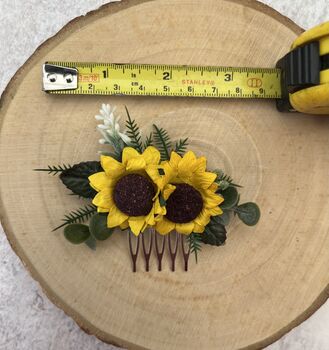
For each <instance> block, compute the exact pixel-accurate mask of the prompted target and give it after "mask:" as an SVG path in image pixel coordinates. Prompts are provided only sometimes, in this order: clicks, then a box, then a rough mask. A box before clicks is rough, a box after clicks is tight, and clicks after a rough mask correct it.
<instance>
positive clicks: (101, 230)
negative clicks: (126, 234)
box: [89, 214, 113, 241]
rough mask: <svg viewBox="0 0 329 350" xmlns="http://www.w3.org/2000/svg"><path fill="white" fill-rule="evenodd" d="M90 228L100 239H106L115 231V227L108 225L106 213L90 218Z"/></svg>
mask: <svg viewBox="0 0 329 350" xmlns="http://www.w3.org/2000/svg"><path fill="white" fill-rule="evenodd" d="M89 230H90V233H91V234H92V235H93V236H94V237H95V238H96V239H97V240H98V241H105V240H106V239H108V238H109V237H110V236H111V235H112V233H113V229H112V228H109V227H107V215H104V214H95V215H94V216H93V217H92V218H91V219H90V222H89Z"/></svg>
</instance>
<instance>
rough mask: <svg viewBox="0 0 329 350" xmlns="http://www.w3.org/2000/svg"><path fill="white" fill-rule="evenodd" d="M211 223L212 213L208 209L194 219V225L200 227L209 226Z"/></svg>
mask: <svg viewBox="0 0 329 350" xmlns="http://www.w3.org/2000/svg"><path fill="white" fill-rule="evenodd" d="M209 221H210V213H209V210H207V209H202V211H201V213H200V214H199V215H198V216H197V217H196V218H195V219H194V223H195V224H197V225H200V226H207V225H208V223H209Z"/></svg>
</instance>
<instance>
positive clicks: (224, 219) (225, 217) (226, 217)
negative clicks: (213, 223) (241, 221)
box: [217, 210, 230, 226]
mask: <svg viewBox="0 0 329 350" xmlns="http://www.w3.org/2000/svg"><path fill="white" fill-rule="evenodd" d="M217 217H218V221H219V223H220V224H222V225H224V226H227V225H228V224H229V223H230V212H229V211H227V210H223V214H222V215H218V216H217Z"/></svg>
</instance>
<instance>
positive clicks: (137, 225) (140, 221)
mask: <svg viewBox="0 0 329 350" xmlns="http://www.w3.org/2000/svg"><path fill="white" fill-rule="evenodd" d="M128 222H129V227H130V229H131V232H132V233H133V234H134V235H135V236H138V235H139V234H140V233H141V230H142V228H143V226H144V223H145V216H131V217H130V218H129V219H128Z"/></svg>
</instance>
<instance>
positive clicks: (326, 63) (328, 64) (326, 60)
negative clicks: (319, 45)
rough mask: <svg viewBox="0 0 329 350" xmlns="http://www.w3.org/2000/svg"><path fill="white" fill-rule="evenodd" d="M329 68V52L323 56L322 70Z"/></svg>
mask: <svg viewBox="0 0 329 350" xmlns="http://www.w3.org/2000/svg"><path fill="white" fill-rule="evenodd" d="M326 69H329V53H328V54H326V55H323V56H321V70H326Z"/></svg>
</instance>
